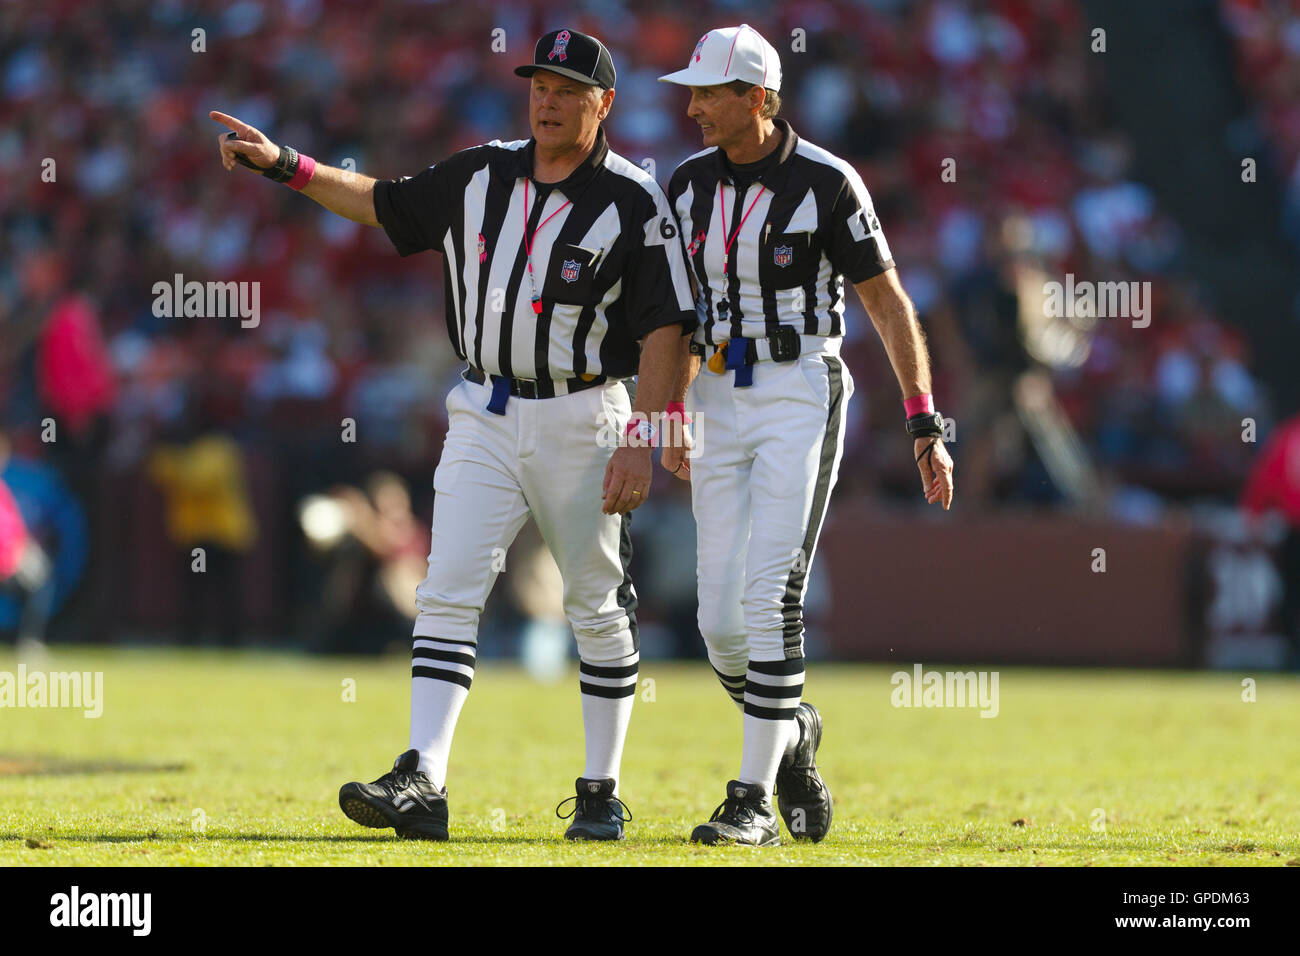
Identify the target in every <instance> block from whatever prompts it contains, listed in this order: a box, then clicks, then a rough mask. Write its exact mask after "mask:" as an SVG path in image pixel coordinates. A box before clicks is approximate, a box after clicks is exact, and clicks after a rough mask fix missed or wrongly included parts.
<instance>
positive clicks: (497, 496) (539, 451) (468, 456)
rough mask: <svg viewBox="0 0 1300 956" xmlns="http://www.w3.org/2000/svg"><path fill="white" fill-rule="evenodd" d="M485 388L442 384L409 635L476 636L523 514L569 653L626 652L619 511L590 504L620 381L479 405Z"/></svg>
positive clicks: (598, 656)
mask: <svg viewBox="0 0 1300 956" xmlns="http://www.w3.org/2000/svg"><path fill="white" fill-rule="evenodd" d="M491 394H492V389H491V386H490V384H483V385H477V384H475V383H473V382H469V381H465V380H462V381H461V382H460V383H459V384H458V385H457V386H456V387H455V388H454V389H452V391H451V393H450V394H449V395H448V396H447V417H448V429H447V438H446V441H445V443H444V445H443V451H442V459H441V461H440V462H439V464H438V468H437V471H436V472H435V473H434V490H435V492H436V495H435V497H434V503H433V543H432V548H431V549H430V552H429V573H428V575H427V576H426V577H425V579H424V582H423V583H422V584H421V585H420V587H419V588H418V589H417V591H416V603H417V606H418V608H419V616H418V617H417V618H416V622H415V627H414V636H415V637H416V638H434V639H438V640H441V641H451V642H457V643H463V644H473V643H475V642H476V640H477V635H478V622H479V615H480V614H481V613H482V611H483V606H484V604H485V602H486V600H487V596H488V593H489V592H490V591H491V589H492V585H493V583H494V582H495V581H496V577H497V573H498V569H500V568H501V567H502V565H503V560H502V559H503V556H504V554H505V551H506V550H507V549H508V548H509V547H510V544H511V542H512V541H514V538H515V535H516V534H518V533H519V529H520V528H522V527H523V524H524V521H525V520H526V519H527V518H528V516H529V515H530V514H531V515H532V517H533V519H534V520H535V521H536V522H537V527H538V530H539V531H540V532H541V535H542V538H543V540H544V541H545V542H546V544H547V547H549V548H550V551H551V554H552V555H554V557H555V562H556V564H557V565H558V566H559V569H560V574H561V576H562V577H563V579H564V610H565V614H566V615H567V616H568V618H569V622H570V624H572V625H573V631H574V634H575V636H576V637H577V642H578V649H579V653H580V656H581V657H582V659H583V660H584V661H588V662H595V661H616V660H622V659H623V658H626V657H627V656H628V655H629V654H631V653H633V651H634V650H635V649H636V616H635V610H634V609H635V607H636V592H635V591H634V589H633V587H632V582H631V579H630V577H629V576H628V574H627V569H626V565H627V561H628V559H629V557H630V553H631V545H630V540H629V536H628V535H629V531H628V527H627V522H626V520H625V517H624V516H622V515H606V514H602V513H601V484H602V483H603V481H604V477H605V466H606V465H607V464H608V462H609V457H610V455H611V453H612V452H613V449H612V448H611V447H601V445H600V443H599V442H598V436H599V434H600V431H601V428H602V426H605V423H606V422H612V423H613V427H614V434H615V435H618V434H621V429H622V427H623V425H624V424H625V423H626V421H627V419H628V417H629V416H630V414H631V403H630V401H629V398H628V393H627V388H626V387H625V386H624V385H623V384H622V383H621V382H613V383H610V384H606V385H602V386H598V387H596V388H589V389H585V390H583V391H580V392H576V393H574V394H571V395H562V396H558V397H555V398H546V399H523V398H515V397H511V398H510V400H509V401H508V402H507V403H506V413H505V415H496V414H493V413H492V412H489V411H487V404H488V400H489V399H490V398H491ZM605 427H607V426H605ZM606 445H608V442H606Z"/></svg>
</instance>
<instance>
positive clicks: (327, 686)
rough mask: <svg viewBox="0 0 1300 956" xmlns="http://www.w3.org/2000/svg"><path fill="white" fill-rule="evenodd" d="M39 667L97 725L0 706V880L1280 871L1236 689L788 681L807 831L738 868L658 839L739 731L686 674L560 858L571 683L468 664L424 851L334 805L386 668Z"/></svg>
mask: <svg viewBox="0 0 1300 956" xmlns="http://www.w3.org/2000/svg"><path fill="white" fill-rule="evenodd" d="M46 667H47V668H48V669H51V670H72V669H77V670H92V671H93V670H101V671H103V672H104V712H103V715H102V716H101V717H100V718H99V719H86V718H84V717H83V716H82V714H81V712H80V711H70V710H55V709H44V710H38V709H26V708H25V709H7V708H6V709H0V864H3V865H28V864H31V865H64V866H66V865H77V866H84V865H93V866H99V865H106V866H117V865H125V866H151V865H164V866H175V865H214V864H215V865H232V864H233V865H258V866H260V865H324V864H344V865H387V866H392V865H445V864H451V865H460V864H471V865H485V864H516V865H517V864H524V865H562V864H581V865H602V864H661V865H662V864H668V865H677V864H708V865H736V864H755V863H769V864H781V865H791V864H867V865H920V866H934V865H954V864H962V865H1038V864H1050V865H1102V866H1105V865H1129V864H1143V865H1179V864H1197V865H1205V864H1214V865H1225V866H1227V865H1256V866H1261V865H1262V866H1279V865H1285V864H1287V863H1294V864H1300V859H1298V858H1300V681H1297V680H1296V679H1295V678H1293V677H1284V676H1277V675H1268V674H1262V675H1251V676H1254V677H1255V678H1256V679H1257V681H1258V687H1257V695H1258V700H1257V702H1254V703H1245V702H1243V701H1242V699H1241V698H1242V687H1241V679H1242V677H1243V676H1246V675H1241V674H1235V673H1223V674H1202V673H1194V674H1184V673H1156V672H1150V673H1148V672H1107V671H1045V670H1020V669H1004V670H1002V671H1001V679H1000V713H999V714H998V716H997V717H996V718H993V719H986V718H981V717H980V716H979V712H978V711H977V710H974V709H965V710H957V709H951V710H940V709H929V710H926V709H902V708H895V707H893V706H892V705H891V703H890V692H891V690H892V688H891V686H890V680H889V678H890V674H891V673H892V672H893V671H895V670H898V669H908V668H909V667H910V665H903V664H900V665H899V666H898V667H884V666H877V667H859V666H847V665H830V664H818V663H814V664H812V665H811V666H810V668H809V677H808V682H807V699H809V700H811V701H813V702H814V703H816V704H817V705H818V707H819V708H821V710H822V712H823V714H824V716H825V719H826V738H825V740H824V742H823V745H822V750H821V755H820V760H819V763H820V765H821V768H822V772H823V775H824V776H825V779H826V781H827V782H828V784H829V785H830V787H831V789H832V791H833V792H834V794H835V798H836V817H835V826H834V829H833V830H832V832H831V835H830V837H828V838H827V839H826V840H825V841H824V842H823V843H821V844H818V845H807V844H794V843H792V842H789V841H787V843H786V845H784V846H781V847H779V848H772V849H768V850H762V851H755V850H753V849H752V848H741V847H730V848H704V847H696V846H691V845H690V844H688V843H687V842H686V837H687V835H688V834H689V833H690V830H691V827H692V826H693V825H695V824H696V823H699V822H701V821H703V820H706V819H707V818H708V816H709V814H710V812H712V810H713V808H714V807H715V806H716V805H717V804H718V803H719V802H721V799H722V788H723V785H724V784H725V782H726V781H727V780H728V779H729V778H730V777H732V776H734V775H735V773H736V771H737V770H738V768H739V748H740V717H739V715H738V713H737V712H736V710H735V708H734V705H733V704H731V702H730V701H729V700H728V699H727V698H726V696H725V695H724V694H723V692H722V690H721V688H720V687H719V686H718V685H717V684H716V683H715V681H714V679H713V677H712V674H711V672H710V671H709V669H708V666H707V665H706V664H705V663H703V662H700V663H698V664H662V663H655V662H647V663H644V664H643V665H642V674H641V676H642V680H643V682H644V680H645V679H647V678H649V679H652V680H653V681H654V684H653V687H652V688H651V687H650V686H649V685H646V684H644V683H643V689H642V693H641V695H640V696H639V697H638V700H637V704H636V709H635V711H634V714H633V718H632V729H631V732H630V734H629V738H628V743H627V751H626V755H625V758H624V763H623V780H622V786H621V790H622V794H623V797H624V799H625V800H626V802H627V803H628V805H629V807H630V808H631V810H632V812H633V814H634V815H635V819H634V821H633V822H632V823H631V824H630V825H629V827H628V839H627V840H625V841H623V842H621V843H620V844H617V845H603V844H602V845H592V844H569V843H567V842H566V841H565V840H563V838H562V833H563V826H564V825H563V824H562V823H561V822H560V821H559V820H557V819H556V818H555V816H554V813H553V809H554V807H555V805H556V803H557V802H559V801H560V800H561V799H562V798H564V797H567V796H569V795H571V793H572V786H573V779H574V777H576V776H578V774H579V773H580V772H581V771H582V737H581V711H580V704H579V700H578V693H577V681H576V676H574V677H573V678H571V679H569V680H566V681H564V682H562V683H560V684H557V685H539V684H537V683H535V682H533V681H531V680H530V679H529V678H527V677H526V676H525V675H524V674H522V673H521V672H520V671H518V670H516V669H513V668H510V667H507V666H503V665H502V666H493V665H492V664H491V663H485V664H484V665H483V666H482V667H480V669H479V671H478V675H477V677H476V679H475V683H474V689H473V693H472V694H471V695H470V698H469V702H468V704H467V705H466V707H465V711H464V713H463V715H462V717H461V722H460V726H459V731H458V736H457V741H456V748H455V750H454V751H453V754H452V765H451V779H450V780H449V792H450V804H451V833H452V839H451V842H449V843H444V844H430V843H421V842H414V841H402V840H398V839H397V838H396V837H395V836H394V834H393V833H392V831H391V830H367V829H364V828H361V827H358V826H357V825H355V824H353V823H352V822H351V821H350V820H348V819H347V818H345V817H344V816H343V815H342V813H341V812H340V811H339V809H338V803H337V792H338V788H339V786H340V785H341V784H343V783H345V782H347V781H349V780H353V779H363V780H372V779H374V778H375V777H377V776H379V775H380V774H381V773H383V772H385V771H386V770H387V769H388V768H389V767H390V766H391V764H392V760H393V758H394V757H395V756H396V755H397V754H398V753H399V752H401V751H402V750H405V749H406V740H407V737H406V734H407V714H408V695H409V685H408V676H407V675H408V673H409V670H408V668H409V662H408V660H406V659H402V658H387V659H383V660H372V659H368V660H357V659H318V658H309V657H301V656H296V655H279V654H260V653H253V652H246V653H221V652H217V651H195V652H173V651H159V650H145V649H141V650H127V651H112V652H104V651H88V650H80V649H68V648H56V649H55V651H54V653H53V654H52V656H51V659H50V661H49V662H48V663H47V664H46ZM16 669H17V665H16V662H15V660H14V658H13V657H12V655H3V654H0V671H9V672H14V671H16ZM345 680H353V681H355V682H356V683H355V688H356V700H355V702H346V701H344V700H343V696H344V693H343V689H344V681H345ZM651 690H653V698H654V699H653V701H649V700H646V699H645V698H646V697H648V696H651V694H650V691H651Z"/></svg>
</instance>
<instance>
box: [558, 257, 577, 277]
mask: <svg viewBox="0 0 1300 956" xmlns="http://www.w3.org/2000/svg"><path fill="white" fill-rule="evenodd" d="M581 269H582V266H581V265H579V264H578V260H576V259H565V260H564V264H563V266H562V267H561V268H560V278H561V279H563V280H564V281H565V282H573V281H574V280H575V279H577V278H578V272H579V270H581Z"/></svg>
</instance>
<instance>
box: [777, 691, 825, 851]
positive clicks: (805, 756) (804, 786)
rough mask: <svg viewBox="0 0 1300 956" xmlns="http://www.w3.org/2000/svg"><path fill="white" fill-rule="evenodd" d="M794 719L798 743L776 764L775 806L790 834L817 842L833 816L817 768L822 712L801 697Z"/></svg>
mask: <svg viewBox="0 0 1300 956" xmlns="http://www.w3.org/2000/svg"><path fill="white" fill-rule="evenodd" d="M794 719H795V720H796V721H797V722H798V724H799V743H798V745H797V746H796V747H795V748H794V753H793V754H792V755H791V756H789V757H782V758H781V766H780V767H778V768H777V771H776V788H775V789H776V806H777V809H779V810H780V811H781V818H782V819H783V820H785V828H786V829H787V830H789V831H790V835H791V836H792V837H794V838H795V839H796V840H812V842H813V843H817V842H819V841H820V840H821V839H822V838H823V837H825V836H826V834H827V832H828V831H829V830H830V828H831V818H832V817H834V816H835V803H834V801H833V800H831V792H830V790H829V788H827V786H826V782H825V781H824V780H822V775H821V774H819V773H818V772H817V748H818V747H820V746H821V742H822V715H821V714H819V713H818V712H817V708H816V707H814V706H813V705H812V704H809V703H807V702H806V701H805V702H804V703H801V704H800V705H799V709H798V710H797V711H795V715H794Z"/></svg>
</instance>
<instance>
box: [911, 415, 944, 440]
mask: <svg viewBox="0 0 1300 956" xmlns="http://www.w3.org/2000/svg"><path fill="white" fill-rule="evenodd" d="M907 433H908V434H909V435H911V436H912V437H913V438H942V437H943V416H942V415H940V414H939V413H938V412H921V413H920V414H917V415H913V416H911V417H910V418H909V419H908V420H907Z"/></svg>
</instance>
